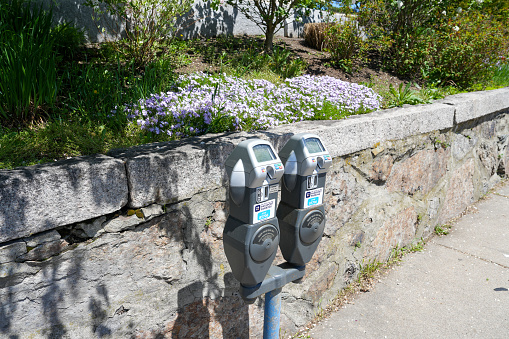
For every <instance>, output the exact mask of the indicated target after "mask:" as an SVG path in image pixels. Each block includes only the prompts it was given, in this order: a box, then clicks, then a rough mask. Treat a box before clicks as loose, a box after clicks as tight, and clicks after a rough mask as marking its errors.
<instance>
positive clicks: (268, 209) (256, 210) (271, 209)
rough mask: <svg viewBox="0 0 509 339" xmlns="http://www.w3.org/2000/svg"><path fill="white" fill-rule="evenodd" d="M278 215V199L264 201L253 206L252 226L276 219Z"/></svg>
mask: <svg viewBox="0 0 509 339" xmlns="http://www.w3.org/2000/svg"><path fill="white" fill-rule="evenodd" d="M275 215H276V199H272V200H268V201H264V202H262V203H260V204H256V205H254V206H253V220H252V222H251V223H252V224H256V223H259V222H261V221H263V220H267V219H270V218H274V216H275Z"/></svg>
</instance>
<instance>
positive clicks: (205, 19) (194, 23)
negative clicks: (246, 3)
mask: <svg viewBox="0 0 509 339" xmlns="http://www.w3.org/2000/svg"><path fill="white" fill-rule="evenodd" d="M237 16H238V10H237V9H236V8H232V7H223V6H220V7H219V9H218V10H217V11H214V10H213V9H212V8H211V7H210V2H206V3H205V2H201V1H200V2H196V3H195V4H194V7H193V9H191V11H190V12H188V13H186V14H184V15H183V16H182V17H181V18H180V19H179V20H178V21H177V27H180V30H179V31H177V34H176V35H177V37H182V38H183V39H194V38H198V37H215V36H218V35H232V34H233V33H234V30H233V29H234V25H235V20H236V18H237Z"/></svg>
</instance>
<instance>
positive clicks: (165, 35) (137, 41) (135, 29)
mask: <svg viewBox="0 0 509 339" xmlns="http://www.w3.org/2000/svg"><path fill="white" fill-rule="evenodd" d="M85 4H86V5H87V6H90V7H92V8H93V9H94V11H95V12H96V13H98V14H104V13H108V14H109V15H112V16H114V17H117V18H119V19H120V20H121V21H122V23H123V25H122V26H119V27H111V28H110V29H111V30H113V31H115V33H116V34H117V35H118V36H120V33H121V31H122V28H123V29H124V30H125V36H126V38H125V39H122V40H120V41H117V42H114V44H115V45H116V46H118V50H119V52H121V53H122V54H123V55H125V57H126V58H127V59H129V60H132V62H133V63H134V64H135V65H137V66H145V65H146V64H147V63H148V62H150V61H151V60H153V59H154V58H155V56H156V52H157V49H158V47H159V46H160V44H161V43H162V42H163V41H164V40H166V39H169V38H170V37H175V36H176V34H177V32H178V30H179V24H178V23H179V21H178V18H179V17H180V16H182V15H184V14H185V13H186V12H188V11H189V10H190V9H191V6H192V4H193V1H192V0H127V1H124V0H87V1H86V2H85Z"/></svg>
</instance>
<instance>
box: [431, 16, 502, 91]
mask: <svg viewBox="0 0 509 339" xmlns="http://www.w3.org/2000/svg"><path fill="white" fill-rule="evenodd" d="M503 32H504V26H503V24H502V23H501V22H498V21H493V20H490V18H489V17H488V16H487V15H485V14H482V13H480V12H477V11H475V12H471V13H469V15H468V16H461V17H459V18H457V20H455V21H453V22H451V23H449V25H448V27H446V28H444V30H443V31H442V32H440V35H439V37H438V39H437V40H436V45H437V46H436V48H435V49H436V53H435V54H434V55H430V59H431V63H430V64H431V67H430V69H429V71H428V72H429V75H427V77H426V78H425V80H427V81H428V82H430V83H434V84H448V83H452V84H455V85H457V86H458V87H461V88H467V87H470V86H472V85H473V84H475V83H478V82H486V81H488V80H489V79H490V78H491V77H492V76H493V74H494V72H495V70H496V64H497V62H498V61H499V59H500V56H501V55H502V54H504V52H506V49H507V40H506V39H507V35H504V33H503Z"/></svg>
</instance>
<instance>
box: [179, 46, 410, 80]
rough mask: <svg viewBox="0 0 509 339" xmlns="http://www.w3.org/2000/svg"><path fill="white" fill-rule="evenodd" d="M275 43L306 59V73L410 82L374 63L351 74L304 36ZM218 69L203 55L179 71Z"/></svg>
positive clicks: (344, 77)
mask: <svg viewBox="0 0 509 339" xmlns="http://www.w3.org/2000/svg"><path fill="white" fill-rule="evenodd" d="M204 43H205V42H204ZM207 43H213V41H210V40H209V42H207ZM274 45H276V46H282V47H285V48H286V49H289V50H291V51H292V52H293V53H294V54H295V56H296V57H298V58H301V59H302V60H304V61H305V62H306V64H307V70H306V72H305V73H306V74H311V75H317V76H324V75H327V76H331V77H334V78H338V79H341V80H343V81H348V82H355V83H371V84H374V85H375V86H377V85H378V86H383V88H385V89H387V88H388V86H389V84H393V85H394V86H395V87H396V86H398V85H399V84H400V83H407V82H408V79H403V78H399V77H397V76H395V75H393V74H391V73H388V72H385V71H383V70H381V69H380V68H379V67H376V66H373V65H370V66H366V67H363V68H360V69H358V70H356V71H355V72H353V73H351V74H350V73H347V72H345V71H343V70H341V69H339V68H336V67H333V66H331V65H330V61H331V60H330V55H329V53H327V52H324V51H319V50H317V49H315V48H313V47H309V46H307V45H306V42H305V41H304V39H303V38H286V37H276V38H275V39H274ZM218 70H219V69H218V67H217V66H213V65H211V64H210V63H208V62H207V61H206V60H204V59H203V58H202V57H196V58H194V60H193V61H192V62H191V63H190V64H189V65H186V66H184V67H182V68H180V69H178V70H177V72H178V73H190V72H196V71H208V72H217V71H218Z"/></svg>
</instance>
